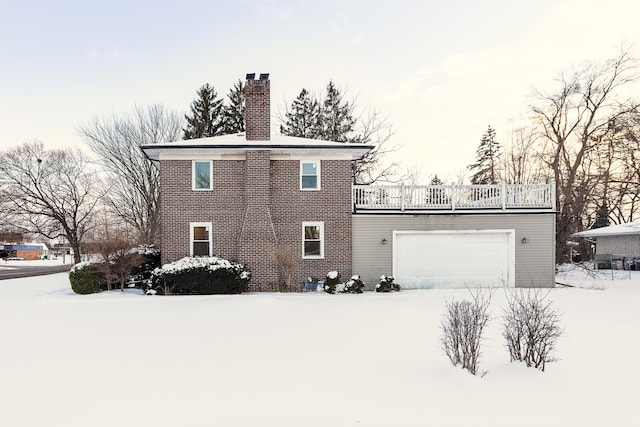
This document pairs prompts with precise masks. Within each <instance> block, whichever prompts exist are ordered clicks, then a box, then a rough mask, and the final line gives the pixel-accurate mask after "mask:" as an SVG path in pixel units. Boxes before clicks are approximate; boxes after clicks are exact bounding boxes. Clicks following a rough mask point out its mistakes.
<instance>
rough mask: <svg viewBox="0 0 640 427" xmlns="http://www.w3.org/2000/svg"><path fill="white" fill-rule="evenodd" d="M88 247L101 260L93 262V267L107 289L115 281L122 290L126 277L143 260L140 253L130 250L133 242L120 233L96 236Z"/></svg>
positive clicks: (109, 288)
mask: <svg viewBox="0 0 640 427" xmlns="http://www.w3.org/2000/svg"><path fill="white" fill-rule="evenodd" d="M89 247H90V248H91V250H92V252H94V253H96V254H98V255H99V256H100V258H101V260H102V262H100V263H96V264H95V268H96V269H97V270H98V271H99V272H100V273H102V274H103V276H104V278H105V280H106V282H107V290H108V291H110V290H112V289H113V286H112V284H113V283H117V284H118V285H119V286H120V291H124V288H125V283H126V281H127V278H128V277H129V276H130V275H131V274H132V272H133V271H134V269H135V268H137V267H139V266H140V264H142V262H143V260H144V257H143V256H142V254H140V253H138V252H137V251H134V250H132V249H133V248H134V247H135V243H134V242H132V241H130V240H128V239H126V238H124V237H122V236H121V235H116V236H115V237H110V236H109V234H108V233H107V234H105V235H103V236H100V237H99V238H96V240H94V242H93V243H91V244H90V245H89Z"/></svg>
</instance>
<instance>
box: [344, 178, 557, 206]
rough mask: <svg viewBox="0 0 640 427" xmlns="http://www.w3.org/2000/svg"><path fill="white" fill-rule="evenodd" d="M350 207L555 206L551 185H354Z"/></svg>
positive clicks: (552, 186) (553, 186)
mask: <svg viewBox="0 0 640 427" xmlns="http://www.w3.org/2000/svg"><path fill="white" fill-rule="evenodd" d="M353 206H354V210H355V211H358V210H369V209H375V210H392V211H405V210H413V211H415V210H451V211H455V210H510V209H542V210H554V209H555V185H554V184H553V183H551V184H495V185H404V184H401V185H355V186H353Z"/></svg>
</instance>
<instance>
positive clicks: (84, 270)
mask: <svg viewBox="0 0 640 427" xmlns="http://www.w3.org/2000/svg"><path fill="white" fill-rule="evenodd" d="M69 282H71V289H72V290H73V292H75V293H76V294H82V295H86V294H95V293H98V292H100V291H102V290H103V289H104V288H105V286H106V282H105V280H104V277H103V276H102V274H100V272H99V271H98V269H97V268H96V265H95V264H92V263H90V262H79V263H78V264H75V265H74V266H73V267H71V270H70V271H69Z"/></svg>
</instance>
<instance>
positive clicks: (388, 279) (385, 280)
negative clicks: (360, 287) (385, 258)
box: [376, 274, 400, 292]
mask: <svg viewBox="0 0 640 427" xmlns="http://www.w3.org/2000/svg"><path fill="white" fill-rule="evenodd" d="M393 280H394V279H393V277H392V276H385V275H384V274H383V275H382V276H380V283H378V284H377V285H376V292H398V291H399V290H400V285H398V284H397V283H393Z"/></svg>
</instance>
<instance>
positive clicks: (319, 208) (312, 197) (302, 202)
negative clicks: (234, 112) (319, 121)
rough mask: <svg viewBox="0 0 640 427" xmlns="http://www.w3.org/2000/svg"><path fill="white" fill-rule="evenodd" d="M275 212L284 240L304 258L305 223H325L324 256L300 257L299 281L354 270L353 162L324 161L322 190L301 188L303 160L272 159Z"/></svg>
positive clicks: (285, 243)
mask: <svg viewBox="0 0 640 427" xmlns="http://www.w3.org/2000/svg"><path fill="white" fill-rule="evenodd" d="M271 171H272V177H271V213H272V216H273V222H274V225H275V228H276V233H277V235H278V237H279V241H280V243H281V244H282V245H283V246H284V247H286V248H289V249H290V250H293V251H295V252H296V253H298V254H299V256H300V258H302V223H303V222H308V221H323V222H324V233H325V235H324V259H300V264H299V266H298V268H296V270H295V271H294V275H293V278H294V280H296V281H302V280H305V279H306V278H307V277H309V276H311V277H314V278H316V279H324V277H325V275H326V274H327V273H328V272H329V271H331V270H337V271H339V272H340V273H341V274H342V276H343V277H347V278H348V277H350V276H351V274H352V271H351V162H350V161H349V160H327V161H321V164H320V185H321V189H320V191H301V190H300V189H299V188H300V177H299V174H300V162H299V161H298V160H278V161H272V162H271Z"/></svg>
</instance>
